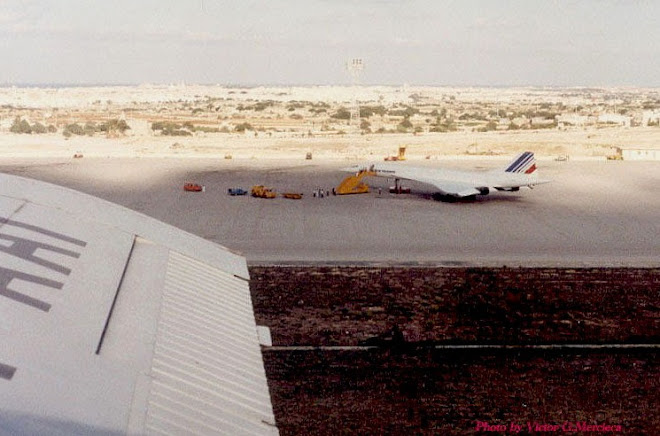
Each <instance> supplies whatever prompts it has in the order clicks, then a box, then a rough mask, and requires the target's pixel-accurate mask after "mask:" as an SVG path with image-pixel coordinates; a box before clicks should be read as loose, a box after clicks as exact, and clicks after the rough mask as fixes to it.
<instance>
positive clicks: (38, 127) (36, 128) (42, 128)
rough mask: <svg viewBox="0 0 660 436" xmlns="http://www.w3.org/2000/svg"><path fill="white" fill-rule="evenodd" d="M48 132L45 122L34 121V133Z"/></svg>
mask: <svg viewBox="0 0 660 436" xmlns="http://www.w3.org/2000/svg"><path fill="white" fill-rule="evenodd" d="M46 132H47V130H46V126H44V125H43V124H41V123H34V124H33V125H32V133H36V134H42V133H46Z"/></svg>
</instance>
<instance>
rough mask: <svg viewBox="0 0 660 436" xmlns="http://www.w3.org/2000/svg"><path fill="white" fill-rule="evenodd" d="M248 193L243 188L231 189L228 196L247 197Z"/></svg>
mask: <svg viewBox="0 0 660 436" xmlns="http://www.w3.org/2000/svg"><path fill="white" fill-rule="evenodd" d="M247 193H248V192H247V191H246V190H245V189H243V188H229V189H227V194H229V195H247Z"/></svg>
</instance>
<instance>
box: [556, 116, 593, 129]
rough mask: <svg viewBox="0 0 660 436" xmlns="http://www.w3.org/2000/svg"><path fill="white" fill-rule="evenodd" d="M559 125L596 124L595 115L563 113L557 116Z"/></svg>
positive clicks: (580, 125)
mask: <svg viewBox="0 0 660 436" xmlns="http://www.w3.org/2000/svg"><path fill="white" fill-rule="evenodd" d="M556 119H557V125H558V126H559V127H560V128H561V127H567V126H579V127H582V126H587V125H593V124H596V118H595V117H589V116H586V115H577V114H561V115H557V116H556Z"/></svg>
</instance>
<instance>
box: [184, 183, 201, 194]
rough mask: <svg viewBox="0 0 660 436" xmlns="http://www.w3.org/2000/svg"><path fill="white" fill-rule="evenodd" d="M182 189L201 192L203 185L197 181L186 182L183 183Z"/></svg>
mask: <svg viewBox="0 0 660 436" xmlns="http://www.w3.org/2000/svg"><path fill="white" fill-rule="evenodd" d="M183 190H184V191H187V192H201V191H203V190H204V187H203V186H202V185H198V184H197V183H191V182H188V183H185V184H184V185H183Z"/></svg>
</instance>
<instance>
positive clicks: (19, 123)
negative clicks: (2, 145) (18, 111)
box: [9, 117, 32, 134]
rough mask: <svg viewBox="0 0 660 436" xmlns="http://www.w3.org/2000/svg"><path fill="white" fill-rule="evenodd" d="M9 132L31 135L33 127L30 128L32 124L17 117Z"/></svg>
mask: <svg viewBox="0 0 660 436" xmlns="http://www.w3.org/2000/svg"><path fill="white" fill-rule="evenodd" d="M9 131H10V132H12V133H27V134H30V133H32V127H30V123H28V122H27V121H26V120H23V119H21V117H16V118H14V122H13V123H12V125H11V127H10V128H9Z"/></svg>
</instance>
